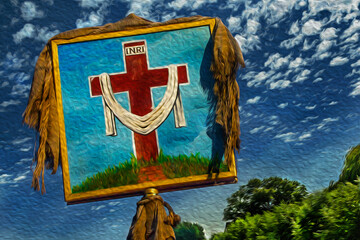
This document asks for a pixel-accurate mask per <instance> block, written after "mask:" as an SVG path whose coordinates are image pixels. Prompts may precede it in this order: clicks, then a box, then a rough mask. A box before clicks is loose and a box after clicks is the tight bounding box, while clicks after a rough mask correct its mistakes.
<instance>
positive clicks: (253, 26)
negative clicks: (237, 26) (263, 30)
mask: <svg viewBox="0 0 360 240" xmlns="http://www.w3.org/2000/svg"><path fill="white" fill-rule="evenodd" d="M260 26H261V25H260V23H258V22H257V21H255V20H252V19H249V20H248V21H247V23H246V30H247V32H248V34H256V32H257V31H258V30H259V28H260Z"/></svg>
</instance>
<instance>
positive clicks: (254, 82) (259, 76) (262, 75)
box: [243, 71, 275, 87]
mask: <svg viewBox="0 0 360 240" xmlns="http://www.w3.org/2000/svg"><path fill="white" fill-rule="evenodd" d="M274 73H275V72H274V71H268V72H265V71H261V72H259V73H256V72H253V71H252V72H249V73H248V74H246V75H245V76H244V77H243V79H245V80H246V79H251V80H250V81H248V83H247V86H248V87H252V86H254V87H259V86H260V85H261V84H262V83H263V82H264V81H265V80H266V79H269V78H270V77H271V76H272V75H273V74H274Z"/></svg>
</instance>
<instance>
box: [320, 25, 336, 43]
mask: <svg viewBox="0 0 360 240" xmlns="http://www.w3.org/2000/svg"><path fill="white" fill-rule="evenodd" d="M336 32H337V30H336V28H333V27H330V28H326V29H324V30H323V31H322V32H321V34H320V38H321V39H322V40H331V39H333V38H336V37H337V35H336Z"/></svg>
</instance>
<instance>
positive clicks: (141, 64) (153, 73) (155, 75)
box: [89, 40, 189, 161]
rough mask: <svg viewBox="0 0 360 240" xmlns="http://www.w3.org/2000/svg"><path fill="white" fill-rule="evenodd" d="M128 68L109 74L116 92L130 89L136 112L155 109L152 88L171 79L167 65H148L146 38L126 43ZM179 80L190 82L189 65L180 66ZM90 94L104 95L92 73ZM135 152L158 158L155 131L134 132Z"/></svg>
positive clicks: (124, 46) (143, 113)
mask: <svg viewBox="0 0 360 240" xmlns="http://www.w3.org/2000/svg"><path fill="white" fill-rule="evenodd" d="M123 52H124V58H125V71H124V72H121V73H110V74H109V76H110V81H111V86H112V89H113V92H114V93H119V92H128V94H129V102H130V109H131V112H132V113H133V114H136V115H138V116H144V115H146V114H148V113H150V112H151V111H152V110H153V100H152V94H151V88H153V87H162V86H163V87H164V86H166V85H167V82H168V77H169V76H168V75H169V71H168V68H167V67H156V68H153V69H151V68H149V62H148V56H147V54H148V53H147V46H146V41H145V40H144V41H135V42H125V43H123ZM176 74H177V76H178V83H179V84H186V83H189V79H188V74H187V66H186V64H183V65H177V72H176ZM89 80H90V93H91V96H92V97H96V96H101V95H102V93H101V87H100V81H99V76H90V77H89ZM133 142H134V152H135V153H136V157H137V158H138V159H144V160H148V161H149V160H150V159H154V160H155V159H156V158H157V156H158V153H159V146H158V141H157V133H156V130H154V131H152V132H150V133H149V134H145V135H143V134H139V133H137V132H134V135H133Z"/></svg>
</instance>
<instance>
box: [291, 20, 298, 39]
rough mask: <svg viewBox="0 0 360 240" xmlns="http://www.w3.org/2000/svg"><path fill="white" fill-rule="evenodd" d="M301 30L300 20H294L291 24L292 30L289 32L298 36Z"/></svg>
mask: <svg viewBox="0 0 360 240" xmlns="http://www.w3.org/2000/svg"><path fill="white" fill-rule="evenodd" d="M299 31H300V28H299V22H298V21H296V22H294V23H293V24H292V25H291V27H290V30H289V34H290V35H295V36H296V35H297V34H298V32H299Z"/></svg>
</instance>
